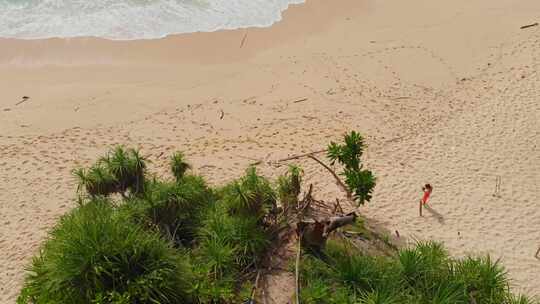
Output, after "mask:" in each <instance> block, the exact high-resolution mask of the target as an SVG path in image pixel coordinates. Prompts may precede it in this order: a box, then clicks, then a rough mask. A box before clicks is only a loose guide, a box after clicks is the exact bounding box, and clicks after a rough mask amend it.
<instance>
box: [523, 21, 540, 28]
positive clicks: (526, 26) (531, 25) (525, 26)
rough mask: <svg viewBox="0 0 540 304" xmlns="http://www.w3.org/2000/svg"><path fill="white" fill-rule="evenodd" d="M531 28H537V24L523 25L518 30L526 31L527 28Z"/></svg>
mask: <svg viewBox="0 0 540 304" xmlns="http://www.w3.org/2000/svg"><path fill="white" fill-rule="evenodd" d="M533 26H538V22H535V23H533V24H527V25H524V26H522V27H520V29H522V30H523V29H526V28H529V27H533Z"/></svg>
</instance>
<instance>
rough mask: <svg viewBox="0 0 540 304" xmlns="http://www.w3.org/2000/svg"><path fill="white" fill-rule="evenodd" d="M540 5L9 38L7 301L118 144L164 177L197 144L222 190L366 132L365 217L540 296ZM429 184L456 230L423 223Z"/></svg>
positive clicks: (447, 6)
mask: <svg viewBox="0 0 540 304" xmlns="http://www.w3.org/2000/svg"><path fill="white" fill-rule="evenodd" d="M538 11H540V2H538V1H536V0H525V1H522V2H520V3H518V4H516V3H513V2H512V1H506V0H501V1H497V2H493V1H489V0H481V1H477V2H475V3H469V1H466V0H458V1H454V2H446V1H443V0H439V1H433V2H425V1H421V0H411V1H408V2H407V3H401V2H395V3H394V2H392V3H387V2H381V1H375V0H365V1H356V0H340V1H339V5H337V4H336V3H329V2H328V1H323V0H308V1H307V3H305V4H302V5H294V6H292V7H290V8H289V9H288V10H286V11H284V12H283V20H282V21H281V22H279V23H276V24H274V25H273V26H271V27H268V28H254V29H248V30H232V31H218V32H211V33H195V34H179V35H174V36H171V37H167V38H163V39H158V40H148V41H146V40H144V41H101V40H99V39H91V38H88V39H84V38H80V39H77V38H76V39H50V40H10V39H0V79H2V81H0V92H1V93H0V130H1V131H0V189H2V190H3V193H4V196H2V197H0V214H2V215H4V218H5V220H4V222H3V225H2V226H0V251H2V252H6V254H5V255H3V256H0V264H2V265H5V268H3V270H2V271H1V272H0V286H2V288H3V289H0V302H1V303H14V299H15V297H16V294H17V292H18V290H19V288H20V286H21V282H22V279H23V276H24V271H23V269H24V267H25V266H26V265H27V264H28V262H29V260H30V258H31V256H32V255H33V254H34V253H35V252H36V250H38V248H39V245H40V244H41V243H42V240H43V237H45V232H46V231H47V229H50V227H52V226H53V225H54V224H55V223H56V222H57V219H58V218H59V217H60V216H61V215H62V214H64V213H66V212H67V211H69V210H70V209H71V208H72V206H74V202H73V199H72V198H73V196H74V189H75V186H74V181H73V178H72V175H71V170H72V169H73V168H75V167H77V166H82V165H88V164H89V163H90V162H92V161H93V160H95V159H96V157H97V156H98V155H102V154H103V153H104V152H105V151H107V150H108V148H109V147H111V146H114V145H117V144H124V145H126V146H130V147H140V148H141V149H142V153H143V154H144V155H148V156H149V159H150V160H151V161H152V162H151V166H152V170H151V171H152V172H158V175H164V174H166V172H167V171H166V170H167V168H166V167H167V166H166V164H165V163H166V161H165V160H164V159H162V158H161V156H160V155H163V154H164V155H169V154H171V153H172V151H177V150H182V151H186V152H187V153H186V156H187V157H188V158H189V159H190V160H191V161H192V162H193V165H194V168H195V171H196V172H197V173H200V174H203V175H204V176H206V177H208V179H209V181H210V182H211V183H216V184H219V183H223V182H224V181H226V179H227V178H230V177H232V176H240V175H241V174H242V172H243V170H244V169H245V168H246V167H247V166H248V165H249V164H250V163H253V162H259V161H260V162H261V165H260V170H261V173H262V174H264V175H272V174H278V173H281V172H277V171H279V170H276V168H275V167H273V166H272V165H270V163H271V162H272V161H273V160H276V159H280V158H285V157H287V156H289V155H292V154H298V153H307V152H310V151H315V150H318V149H320V148H321V147H319V146H317V143H327V142H329V141H331V140H336V139H339V138H340V137H341V135H342V133H343V132H346V131H350V130H358V131H360V132H361V133H362V134H365V135H366V140H367V143H368V145H369V149H368V152H367V153H366V155H365V158H366V165H367V167H369V168H372V170H373V171H374V172H375V174H376V175H377V176H378V177H379V181H378V185H377V187H376V190H375V193H374V199H373V202H372V203H371V204H369V205H367V206H365V207H362V210H361V212H362V213H363V214H365V215H366V216H368V217H369V218H370V219H373V220H374V221H375V222H378V223H380V224H381V225H384V226H385V227H387V228H388V230H389V231H394V230H399V232H400V234H401V235H402V236H403V237H404V238H408V239H409V238H418V239H435V240H438V241H441V242H444V243H445V244H446V246H447V247H448V248H449V249H450V252H451V253H452V254H453V255H455V256H463V255H466V254H468V253H471V252H472V253H475V254H481V253H490V254H491V255H492V256H493V257H494V258H499V257H502V262H503V265H505V266H506V268H507V270H508V271H509V273H510V276H511V278H512V279H513V280H514V284H515V285H516V289H517V290H519V291H521V290H523V291H526V292H528V293H530V294H533V295H534V294H540V289H539V287H538V286H537V284H535V281H534V279H535V278H536V276H537V275H538V273H540V263H539V262H538V260H536V259H535V258H534V256H533V255H534V253H535V252H536V250H537V249H538V247H537V246H538V245H540V244H538V242H540V231H539V230H538V229H536V227H538V226H539V225H540V222H539V220H538V219H540V205H539V204H540V203H539V202H538V193H537V191H535V189H536V184H535V181H537V178H538V175H537V174H538V173H537V172H540V161H538V160H537V158H535V157H534V155H538V148H537V146H538V145H536V143H537V142H538V140H539V139H538V135H537V134H538V132H537V131H538V129H539V128H540V126H539V125H538V121H537V119H536V118H537V117H538V116H537V115H539V114H538V113H539V111H540V109H539V108H538V103H537V98H538V96H539V92H538V88H540V78H539V77H538V75H539V74H538V64H539V62H540V57H539V55H538V54H540V43H539V41H540V31H539V28H538V27H533V28H529V29H526V30H521V29H520V26H521V25H523V24H527V23H531V22H530V21H533V22H534V21H536V20H537V19H538V18H539V17H538V15H537V12H538ZM246 33H247V38H245V39H244V37H246ZM242 40H244V44H243V45H242ZM241 46H242V47H241ZM23 96H28V97H30V98H29V99H27V100H26V101H24V102H23V103H20V104H18V105H17V103H19V102H20V101H21V98H22V97H23ZM299 100H301V102H295V101H299ZM220 117H221V118H220ZM299 165H301V166H302V167H303V168H304V170H305V172H306V183H314V184H316V185H317V189H321V190H320V191H318V193H315V195H316V196H317V197H318V198H321V199H322V198H324V197H336V196H338V195H339V193H340V190H339V188H337V187H336V186H335V185H334V183H333V181H332V180H331V179H329V178H327V175H326V174H324V172H323V171H321V170H320V167H319V166H318V165H317V164H313V163H312V162H310V161H309V160H308V161H305V162H301V163H299ZM497 176H503V181H502V186H501V193H500V197H495V196H493V195H492V194H493V189H494V181H495V178H496V177H497ZM426 182H430V183H431V184H433V185H434V187H435V190H434V193H433V197H432V198H431V200H432V202H433V206H432V207H433V208H434V209H435V210H436V211H437V212H439V213H440V214H442V215H443V216H444V222H443V223H441V222H440V221H439V219H438V218H437V217H434V216H431V215H430V214H427V215H426V216H425V217H424V218H422V219H420V218H419V217H418V214H417V202H418V197H417V196H418V193H419V190H418V189H419V186H420V185H422V184H425V183H426ZM458 232H459V234H458Z"/></svg>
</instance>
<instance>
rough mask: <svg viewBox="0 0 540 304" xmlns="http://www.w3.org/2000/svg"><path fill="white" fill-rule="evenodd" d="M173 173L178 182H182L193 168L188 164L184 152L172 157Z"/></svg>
mask: <svg viewBox="0 0 540 304" xmlns="http://www.w3.org/2000/svg"><path fill="white" fill-rule="evenodd" d="M170 166H171V171H172V174H173V175H174V177H175V178H176V181H177V182H180V180H182V177H184V175H185V173H186V171H187V170H188V169H190V168H191V165H190V164H188V163H187V162H186V159H185V157H184V154H183V153H182V152H176V153H174V154H173V156H172V157H171V162H170Z"/></svg>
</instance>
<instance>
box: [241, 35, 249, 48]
mask: <svg viewBox="0 0 540 304" xmlns="http://www.w3.org/2000/svg"><path fill="white" fill-rule="evenodd" d="M247 35H248V33H247V32H246V33H245V34H244V37H243V38H242V42H240V48H242V47H243V46H244V42H246V39H247Z"/></svg>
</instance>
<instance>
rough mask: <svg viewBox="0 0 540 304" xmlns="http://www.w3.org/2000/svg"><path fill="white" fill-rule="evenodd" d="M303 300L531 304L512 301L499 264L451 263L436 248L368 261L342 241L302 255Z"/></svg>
mask: <svg viewBox="0 0 540 304" xmlns="http://www.w3.org/2000/svg"><path fill="white" fill-rule="evenodd" d="M300 278H301V284H302V286H303V287H302V289H301V294H300V295H301V300H302V303H310V304H311V303H312V304H315V303H317V304H326V303H328V304H331V303H332V304H334V303H335V304H342V303H343V304H348V303H350V304H356V303H362V304H364V303H365V304H368V303H369V304H379V303H384V304H394V303H395V304H432V303H437V304H439V303H440V304H470V303H477V304H518V303H519V304H531V303H535V302H533V300H531V299H529V298H527V297H525V296H514V295H513V294H512V293H511V292H510V291H509V287H508V286H509V281H508V278H507V275H506V272H505V271H504V269H503V267H502V266H501V265H500V264H499V263H498V261H493V260H491V259H490V258H489V257H480V258H476V257H467V258H465V259H461V260H460V259H452V258H450V257H449V255H448V253H447V252H446V251H445V249H444V247H443V246H442V245H441V244H439V243H435V242H425V243H418V244H417V245H416V246H414V247H412V248H406V249H402V250H400V251H399V252H398V254H397V255H396V256H393V257H383V256H370V255H366V254H363V253H361V252H360V251H359V250H358V249H357V248H356V247H354V246H351V245H350V243H346V242H345V241H344V240H331V241H329V242H328V244H327V247H326V249H325V250H324V252H323V254H322V256H318V257H316V256H313V255H305V257H304V259H303V262H302V265H301V274H300Z"/></svg>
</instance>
